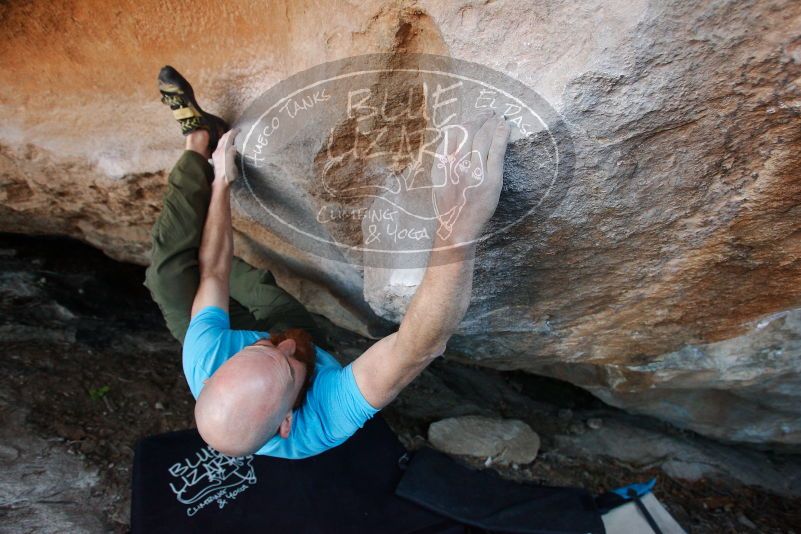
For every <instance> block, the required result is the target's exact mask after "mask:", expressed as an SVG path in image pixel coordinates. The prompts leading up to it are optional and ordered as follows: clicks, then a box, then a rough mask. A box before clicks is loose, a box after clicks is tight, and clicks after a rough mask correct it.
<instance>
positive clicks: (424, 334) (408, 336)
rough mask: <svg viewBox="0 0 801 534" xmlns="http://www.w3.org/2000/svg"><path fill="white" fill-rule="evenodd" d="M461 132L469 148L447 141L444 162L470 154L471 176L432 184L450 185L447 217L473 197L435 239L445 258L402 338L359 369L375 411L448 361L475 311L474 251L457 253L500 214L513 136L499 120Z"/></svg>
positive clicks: (436, 258) (434, 263)
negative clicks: (450, 344)
mask: <svg viewBox="0 0 801 534" xmlns="http://www.w3.org/2000/svg"><path fill="white" fill-rule="evenodd" d="M463 131H464V133H465V136H466V137H465V138H466V140H467V141H466V142H464V143H462V144H461V145H459V146H457V144H456V139H454V138H453V137H451V139H450V141H449V140H448V138H447V137H446V139H445V140H444V141H443V144H442V145H441V146H440V149H439V150H438V154H446V155H449V156H453V158H452V159H453V160H455V161H462V159H463V158H464V157H465V156H468V155H471V154H472V156H471V166H470V168H469V169H461V171H462V172H463V174H460V175H459V176H445V178H446V180H444V182H443V181H442V180H439V179H438V180H436V181H435V180H434V179H433V178H434V177H433V176H432V183H445V184H446V185H445V186H443V187H442V188H439V189H438V190H437V192H436V195H437V202H438V206H439V208H440V212H441V213H447V212H448V208H450V207H456V206H458V205H459V199H460V198H462V195H464V194H465V193H466V192H467V189H471V190H470V191H469V192H467V195H468V199H469V202H470V207H469V209H465V210H462V211H461V213H459V216H458V218H457V219H456V221H455V224H454V226H453V229H452V232H451V234H450V235H449V236H448V237H447V238H442V237H440V236H439V235H438V236H437V237H436V239H435V242H434V244H433V248H434V249H439V250H434V251H433V252H432V253H431V256H430V258H429V263H428V268H427V269H426V272H425V275H424V276H423V280H422V282H421V283H420V286H419V287H418V288H417V292H416V293H415V295H414V298H413V299H412V302H411V303H410V305H409V308H408V310H407V311H406V315H405V316H404V318H403V321H402V322H401V325H400V328H399V329H398V331H397V332H396V333H394V334H392V335H390V336H387V337H385V338H383V339H381V340H380V341H378V342H377V343H376V344H374V345H373V346H372V347H370V348H369V349H368V350H367V351H366V352H365V353H364V354H362V355H361V356H360V357H359V358H358V359H357V360H356V361H355V362H354V363H353V373H354V376H355V378H356V383H357V384H358V386H359V389H360V391H361V392H362V395H364V397H365V399H366V400H367V402H369V403H370V404H371V405H372V406H373V407H375V408H383V407H384V406H386V405H387V404H389V403H390V402H391V401H392V400H393V399H394V398H395V397H396V396H397V395H398V393H400V391H401V390H402V389H403V388H404V387H406V386H407V385H408V384H409V383H410V382H411V381H412V380H414V378H415V377H417V375H419V374H420V373H421V372H422V371H423V369H425V368H426V366H428V365H429V364H430V363H431V362H432V361H433V360H434V359H435V358H436V357H438V356H440V355H442V353H443V352H444V351H445V344H446V343H447V341H448V339H450V337H451V335H452V334H453V332H454V331H455V330H456V328H457V326H458V325H459V323H460V322H461V320H462V318H463V317H464V314H465V312H466V311H467V307H468V306H469V304H470V293H471V291H472V285H473V266H474V252H475V245H463V246H458V247H457V246H455V245H458V244H459V243H469V242H471V241H474V240H475V239H477V238H479V237H480V236H481V231H482V229H483V227H484V225H485V224H486V223H487V221H488V220H489V218H490V217H491V216H492V214H493V212H494V211H495V207H496V206H497V204H498V198H499V197H500V191H501V186H502V179H503V157H504V154H505V152H506V144H507V142H508V139H509V132H510V128H509V125H508V124H506V122H505V121H504V120H503V119H502V118H501V117H498V116H494V115H493V116H488V115H482V116H480V117H478V118H477V119H476V120H474V121H472V122H471V123H469V124H467V125H465V126H464V128H463ZM443 167H444V168H446V169H448V168H449V166H447V165H445V166H443ZM457 167H458V166H457ZM440 168H442V167H440ZM477 168H479V169H481V170H482V172H483V177H481V178H480V180H481V181H480V182H479V183H478V185H477V186H476V184H475V180H476V176H477V175H476V174H474V173H473V171H474V170H475V169H477ZM434 169H435V170H434V171H432V175H434V174H435V173H436V172H439V171H437V169H438V166H437V163H435V165H434ZM446 172H449V171H446ZM439 178H441V177H439ZM471 180H473V181H471ZM442 208H445V209H442ZM449 246H450V247H451V248H448V247H449Z"/></svg>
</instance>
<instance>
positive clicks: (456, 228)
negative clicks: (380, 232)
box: [431, 112, 511, 247]
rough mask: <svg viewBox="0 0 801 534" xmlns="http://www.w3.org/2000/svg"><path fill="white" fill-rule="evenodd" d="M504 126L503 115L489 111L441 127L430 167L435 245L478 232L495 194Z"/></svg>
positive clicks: (456, 242) (475, 236) (506, 138)
mask: <svg viewBox="0 0 801 534" xmlns="http://www.w3.org/2000/svg"><path fill="white" fill-rule="evenodd" d="M510 131H511V128H510V127H509V125H508V124H507V123H506V121H505V120H503V117H501V116H499V115H495V114H494V113H492V112H484V113H482V114H480V115H478V116H477V117H476V118H475V119H473V120H472V121H470V122H468V123H467V124H465V125H454V126H449V127H446V128H445V129H444V130H443V139H442V142H441V143H440V145H439V148H438V149H437V155H436V160H435V161H434V165H433V168H432V169H431V183H432V185H434V204H435V209H436V210H437V219H438V222H439V228H438V230H437V237H439V240H438V242H437V243H436V244H435V247H436V246H442V245H459V244H462V243H469V242H471V241H474V240H476V239H478V238H479V237H481V231H482V229H483V228H484V226H485V225H486V223H487V221H489V219H490V217H492V214H493V213H494V212H495V207H496V206H497V205H498V199H499V198H500V195H501V186H502V185H503V158H504V155H505V153H506V144H507V142H508V141H509V133H510ZM468 205H469V207H468Z"/></svg>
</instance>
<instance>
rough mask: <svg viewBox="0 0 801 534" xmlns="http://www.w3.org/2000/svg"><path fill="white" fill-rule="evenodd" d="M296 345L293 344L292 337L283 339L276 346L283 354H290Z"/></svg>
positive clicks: (293, 352)
mask: <svg viewBox="0 0 801 534" xmlns="http://www.w3.org/2000/svg"><path fill="white" fill-rule="evenodd" d="M296 347H297V345H296V344H295V340H294V339H285V340H283V341H282V342H281V343H279V344H278V347H276V348H277V349H278V350H280V351H281V352H283V353H284V355H285V356H292V355H293V354H295V348H296Z"/></svg>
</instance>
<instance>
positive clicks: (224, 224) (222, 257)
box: [198, 183, 234, 281]
mask: <svg viewBox="0 0 801 534" xmlns="http://www.w3.org/2000/svg"><path fill="white" fill-rule="evenodd" d="M233 254H234V237H233V229H232V228H231V202H230V193H229V186H228V184H226V183H215V184H214V185H213V186H212V188H211V201H210V202H209V211H208V214H207V215H206V223H205V224H204V225H203V237H202V239H201V241H200V251H199V253H198V261H199V263H200V276H201V278H202V277H207V276H214V277H217V278H219V279H220V280H225V281H227V280H228V276H229V275H230V273H231V258H232V257H233Z"/></svg>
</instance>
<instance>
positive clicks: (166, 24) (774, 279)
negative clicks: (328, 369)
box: [0, 0, 801, 450]
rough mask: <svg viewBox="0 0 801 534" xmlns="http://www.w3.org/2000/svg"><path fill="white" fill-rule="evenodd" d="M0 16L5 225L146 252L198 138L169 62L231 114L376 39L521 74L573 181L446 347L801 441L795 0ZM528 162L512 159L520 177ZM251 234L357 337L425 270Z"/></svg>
mask: <svg viewBox="0 0 801 534" xmlns="http://www.w3.org/2000/svg"><path fill="white" fill-rule="evenodd" d="M177 21H191V24H184V23H183V22H182V23H181V24H179V23H178V22H177ZM0 27H2V31H3V35H4V36H5V39H3V40H2V43H0V52H1V54H0V57H1V58H2V59H0V62H2V69H0V114H1V115H2V118H3V120H2V123H1V124H0V230H3V231H13V232H20V233H55V234H66V235H71V236H74V237H78V238H80V239H83V240H85V241H87V242H89V243H92V244H94V245H96V246H98V247H99V248H101V249H102V250H104V251H105V252H106V253H108V254H109V255H111V256H114V257H116V258H120V259H125V260H129V261H135V262H139V263H144V262H146V261H147V250H148V246H149V245H148V234H149V228H150V226H151V224H152V223H153V221H154V220H155V217H156V216H157V214H158V210H159V203H160V198H161V195H162V194H163V191H164V187H165V180H166V172H167V171H168V169H169V167H170V165H171V163H172V161H174V160H175V159H176V157H177V156H178V155H179V153H180V147H181V142H180V140H179V139H178V137H177V128H176V126H175V125H174V124H173V123H172V119H171V117H170V115H169V113H167V112H166V111H165V110H164V109H163V106H162V104H160V103H159V102H158V95H157V92H156V90H155V83H154V77H155V74H156V73H157V72H158V69H159V68H160V67H161V66H162V65H163V64H168V63H169V64H172V65H174V66H176V67H177V68H179V69H180V70H181V71H182V72H184V73H185V74H186V75H187V76H188V77H189V78H190V79H191V80H192V81H193V83H194V84H195V88H196V91H197V92H198V94H199V95H200V99H201V104H202V105H204V107H207V108H208V109H209V111H211V112H214V113H219V114H221V115H222V116H224V117H225V118H227V119H229V120H233V119H235V118H236V117H238V116H239V115H240V114H241V113H242V112H243V111H244V109H245V108H246V107H247V106H248V104H249V103H250V102H251V101H252V100H253V99H254V98H255V97H256V96H258V95H259V94H261V93H262V92H264V91H265V90H266V89H267V88H269V87H271V86H272V85H274V84H275V83H277V82H279V81H280V80H282V79H284V78H285V77H287V76H289V75H291V74H293V73H295V72H298V71H301V70H304V69H306V68H308V67H311V66H313V65H315V64H319V63H323V62H325V61H330V60H334V59H339V58H344V57H348V56H352V55H357V54H364V53H372V52H389V53H397V54H401V53H403V52H425V53H431V54H440V55H445V56H452V57H455V58H460V59H465V60H469V61H473V62H476V63H480V64H483V65H486V66H488V67H491V68H493V69H495V70H497V71H500V72H502V73H504V74H506V75H508V76H510V77H512V78H514V79H516V80H518V81H520V82H522V83H523V84H526V85H527V86H529V87H531V88H532V89H534V90H535V91H537V92H538V93H539V94H540V95H542V96H543V97H544V98H545V99H546V100H548V101H549V102H550V104H551V105H552V106H553V107H554V108H555V109H556V110H557V111H558V112H559V113H560V115H561V117H562V118H563V120H564V124H566V125H567V126H568V128H569V130H570V132H569V133H570V136H571V138H572V141H573V146H574V152H575V161H574V162H573V172H572V176H571V177H570V179H569V180H563V181H560V182H558V183H556V184H555V185H554V188H553V190H552V191H551V193H550V194H549V196H548V197H547V198H546V199H545V201H543V202H542V203H541V204H540V205H539V206H538V207H537V209H536V210H535V212H534V213H533V214H532V215H531V216H530V217H528V218H527V219H525V220H524V221H523V222H522V223H521V224H518V225H517V226H515V227H514V228H513V230H512V231H511V232H510V234H509V235H508V239H505V240H501V241H498V242H496V243H493V244H490V245H488V246H485V247H483V248H482V249H480V250H479V259H478V262H477V268H476V277H475V284H474V287H475V289H474V299H473V305H472V306H471V309H470V311H469V312H468V316H467V318H466V320H465V322H464V323H463V324H462V326H461V329H460V331H459V333H458V335H457V336H456V337H455V338H454V339H453V340H452V342H451V344H450V346H449V349H450V353H451V355H452V356H453V357H456V358H462V359H466V360H472V361H476V362H478V363H480V364H481V365H486V366H490V367H496V368H503V369H513V368H514V369H524V370H527V371H531V372H535V373H541V374H546V375H550V376H554V377H557V378H561V379H564V380H568V381H570V382H573V383H575V384H577V385H580V386H582V387H584V388H587V389H589V390H590V391H592V392H593V393H594V394H596V395H598V396H599V397H601V398H602V399H604V400H605V401H607V402H609V403H611V404H614V405H616V406H621V407H624V408H626V409H627V410H630V411H634V412H640V413H646V414H651V415H654V416H657V417H660V418H662V419H665V420H668V421H671V422H673V423H675V424H677V425H679V426H682V427H684V428H689V429H692V430H695V431H697V432H700V433H703V434H706V435H709V436H714V437H718V438H721V439H725V440H732V441H738V442H748V443H754V444H761V445H765V446H769V447H774V448H793V449H795V450H798V449H799V448H800V446H801V408H799V406H801V403H800V402H798V401H799V393H798V392H799V391H801V388H799V386H801V358H799V356H801V284H799V282H800V281H801V261H799V253H801V239H800V238H799V235H801V233H799V230H801V218H799V215H801V171H799V169H801V130H800V129H799V127H798V124H799V122H798V119H799V112H801V38H799V35H801V4H799V3H797V2H792V1H791V0H776V1H770V0H768V1H764V2H751V3H741V2H719V3H714V4H709V5H696V4H692V3H687V2H680V1H669V2H660V3H656V4H649V3H646V2H638V1H635V2H630V1H626V2H622V1H620V2H591V3H589V4H586V3H585V4H582V5H581V6H576V5H575V4H574V3H571V2H561V1H560V2H555V3H549V4H548V5H545V4H542V3H538V2H531V3H523V2H495V3H491V4H488V5H484V4H480V3H472V2H458V3H457V2H435V1H420V2H413V1H411V0H408V1H400V2H396V3H392V4H385V3H382V2H377V1H372V2H371V1H368V2H360V3H359V4H358V8H357V6H356V5H355V4H354V5H353V6H352V8H343V6H342V5H341V4H340V3H338V2H322V3H319V2H314V3H312V2H304V1H290V0H285V1H276V2H270V3H269V4H266V5H258V6H256V5H244V4H241V5H228V4H225V5H223V4H218V3H214V2H195V3H193V4H192V6H187V7H180V6H173V5H170V6H167V5H166V4H163V3H157V2H139V3H136V4H131V5H128V6H127V7H126V6H123V7H119V6H118V5H112V4H107V3H102V2H96V3H94V4H93V3H91V2H90V3H81V4H80V5H75V4H73V3H71V2H63V1H56V2H41V1H34V2H27V3H14V4H6V5H3V6H2V7H0ZM529 163H530V162H528V161H527V160H525V159H520V160H515V161H511V162H510V161H507V167H508V168H509V176H510V177H511V179H512V180H513V181H514V182H515V183H514V184H513V185H525V181H526V177H527V176H529V174H530V172H532V169H530V168H529V167H528V165H529ZM354 179H356V178H354ZM312 193H313V192H312ZM285 195H286V200H287V202H288V203H291V202H293V201H295V200H297V197H298V196H303V195H304V193H303V192H297V191H295V192H293V191H288V192H286V193H285ZM235 211H236V210H235ZM235 228H236V234H237V235H236V237H237V253H238V254H239V255H241V256H243V257H245V258H246V259H247V260H249V261H251V262H252V263H254V264H258V265H260V266H264V267H269V268H271V269H272V270H273V271H274V272H275V274H276V276H277V278H278V279H279V282H280V283H281V284H282V285H283V286H284V287H286V288H287V289H288V290H289V291H290V292H292V293H293V294H295V295H296V296H297V297H298V298H299V299H301V300H302V301H303V302H304V303H306V304H307V305H308V306H309V307H310V308H311V309H312V310H313V311H315V312H317V313H321V314H323V315H326V316H327V317H329V318H330V319H331V320H333V321H334V322H336V323H337V324H339V325H342V326H345V327H347V328H349V329H351V330H353V331H356V332H359V333H362V334H364V335H372V336H376V335H380V334H381V333H382V332H385V331H386V330H387V327H388V326H391V323H392V322H394V321H397V319H398V317H399V314H400V312H402V310H403V309H404V308H405V306H406V305H407V304H408V300H409V298H410V295H411V294H412V293H413V289H414V286H415V284H416V283H417V277H416V276H414V275H410V274H408V273H395V275H394V276H393V273H391V272H390V273H389V275H387V273H384V274H383V275H380V276H377V275H376V272H374V271H372V270H371V268H359V267H356V266H353V265H349V264H346V263H336V262H333V261H328V260H321V259H320V258H317V257H311V256H310V255H309V254H307V253H304V252H303V251H301V250H298V249H297V248H295V247H293V246H292V245H291V243H287V242H285V241H283V240H281V239H278V238H277V237H276V235H275V234H274V233H273V232H272V231H271V230H270V229H269V228H267V227H265V226H263V225H260V224H257V223H255V222H254V221H253V220H251V219H249V218H248V217H246V216H244V214H243V213H241V211H236V213H235ZM365 281H368V282H369V283H366V282H365Z"/></svg>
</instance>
